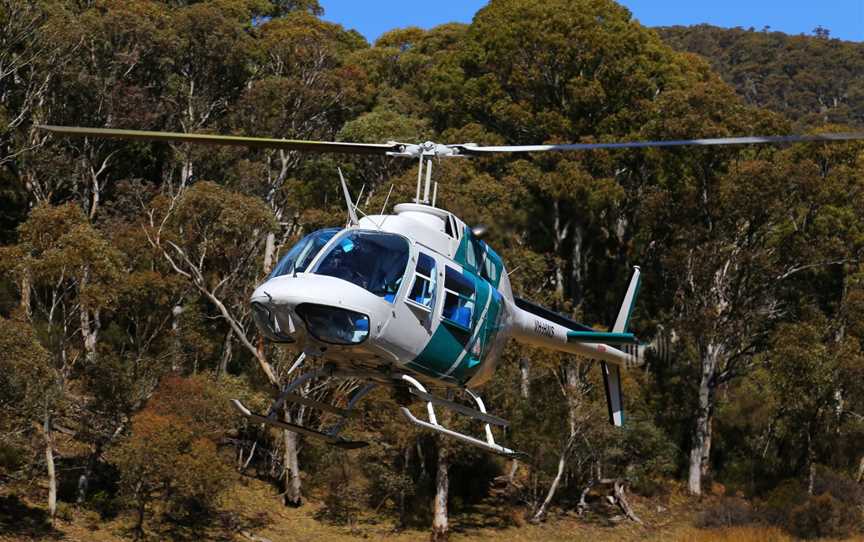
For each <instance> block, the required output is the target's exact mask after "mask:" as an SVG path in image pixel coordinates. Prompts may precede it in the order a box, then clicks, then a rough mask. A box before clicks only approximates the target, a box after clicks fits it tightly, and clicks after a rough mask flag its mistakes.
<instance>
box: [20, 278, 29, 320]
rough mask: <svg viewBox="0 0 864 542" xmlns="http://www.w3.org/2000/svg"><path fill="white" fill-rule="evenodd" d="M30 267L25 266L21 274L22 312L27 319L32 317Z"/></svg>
mask: <svg viewBox="0 0 864 542" xmlns="http://www.w3.org/2000/svg"><path fill="white" fill-rule="evenodd" d="M30 283H31V279H30V269H29V268H25V269H24V272H23V274H22V275H21V312H22V315H21V316H22V318H24V319H25V320H29V319H30V311H31V308H30V306H31V302H30V288H31V286H30Z"/></svg>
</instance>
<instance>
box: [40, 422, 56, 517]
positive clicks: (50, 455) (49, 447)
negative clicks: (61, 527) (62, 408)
mask: <svg viewBox="0 0 864 542" xmlns="http://www.w3.org/2000/svg"><path fill="white" fill-rule="evenodd" d="M43 430H44V433H45V465H46V466H47V467H48V516H49V517H50V518H51V524H52V525H53V524H54V516H56V515H57V474H56V471H55V470H54V436H53V435H52V433H51V414H49V413H46V414H45V423H44V425H43Z"/></svg>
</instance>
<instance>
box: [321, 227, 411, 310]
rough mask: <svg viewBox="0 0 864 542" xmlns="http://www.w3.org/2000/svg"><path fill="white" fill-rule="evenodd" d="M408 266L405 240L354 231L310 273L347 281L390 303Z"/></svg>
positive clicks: (379, 233) (341, 239) (387, 234)
mask: <svg viewBox="0 0 864 542" xmlns="http://www.w3.org/2000/svg"><path fill="white" fill-rule="evenodd" d="M407 267H408V241H406V240H405V239H403V238H402V237H400V236H398V235H394V234H392V233H384V232H375V231H358V230H354V231H350V232H348V233H346V234H345V235H343V236H342V237H340V238H339V239H338V240H337V241H336V243H335V244H334V245H333V246H332V247H331V248H330V250H329V251H328V252H327V254H325V255H324V257H323V258H322V259H321V261H320V263H319V264H318V267H317V268H316V269H315V270H314V271H313V272H314V273H316V274H318V275H328V276H331V277H336V278H340V279H342V280H347V281H348V282H350V283H352V284H356V285H357V286H360V287H361V288H364V289H366V290H368V291H369V292H372V293H373V294H375V295H377V296H378V297H383V298H384V299H386V300H387V301H389V302H391V303H392V302H393V300H394V299H395V298H396V292H397V290H399V285H400V284H402V277H404V276H405V269H406V268H407Z"/></svg>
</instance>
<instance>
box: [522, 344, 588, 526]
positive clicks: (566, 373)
mask: <svg viewBox="0 0 864 542" xmlns="http://www.w3.org/2000/svg"><path fill="white" fill-rule="evenodd" d="M561 371H562V372H563V379H564V383H563V390H564V394H565V398H564V399H565V400H566V401H567V419H568V424H567V425H568V429H569V436H568V438H567V442H566V443H565V444H564V446H563V447H562V448H561V455H559V456H558V470H557V472H556V473H555V478H554V479H553V480H552V485H550V486H549V491H548V492H547V493H546V498H545V499H544V500H543V504H541V505H540V508H538V509H537V512H535V513H534V516H533V517H532V518H531V521H532V522H535V523H536V522H539V521H541V520H542V519H543V517H544V516H545V515H546V511H547V510H548V508H549V504H550V503H551V502H552V498H553V497H555V492H556V491H558V486H559V485H560V484H561V479H562V478H563V476H564V472H565V471H566V468H567V457H568V456H569V455H570V450H571V448H572V447H573V443H574V442H576V435H577V430H578V427H579V406H580V404H581V395H582V391H583V390H581V389H580V385H579V365H578V364H577V363H574V362H573V361H572V360H565V361H564V365H563V367H562V368H561Z"/></svg>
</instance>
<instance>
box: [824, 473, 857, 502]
mask: <svg viewBox="0 0 864 542" xmlns="http://www.w3.org/2000/svg"><path fill="white" fill-rule="evenodd" d="M823 493H828V494H829V495H831V496H832V497H834V498H835V499H837V500H838V501H841V502H844V503H855V504H864V486H861V485H859V484H857V483H856V482H854V481H853V480H850V479H849V478H846V477H844V476H841V475H839V474H837V473H835V472H832V471H830V470H828V469H827V468H819V469H818V470H817V473H816V479H815V480H814V483H813V494H814V495H821V494H823Z"/></svg>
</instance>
